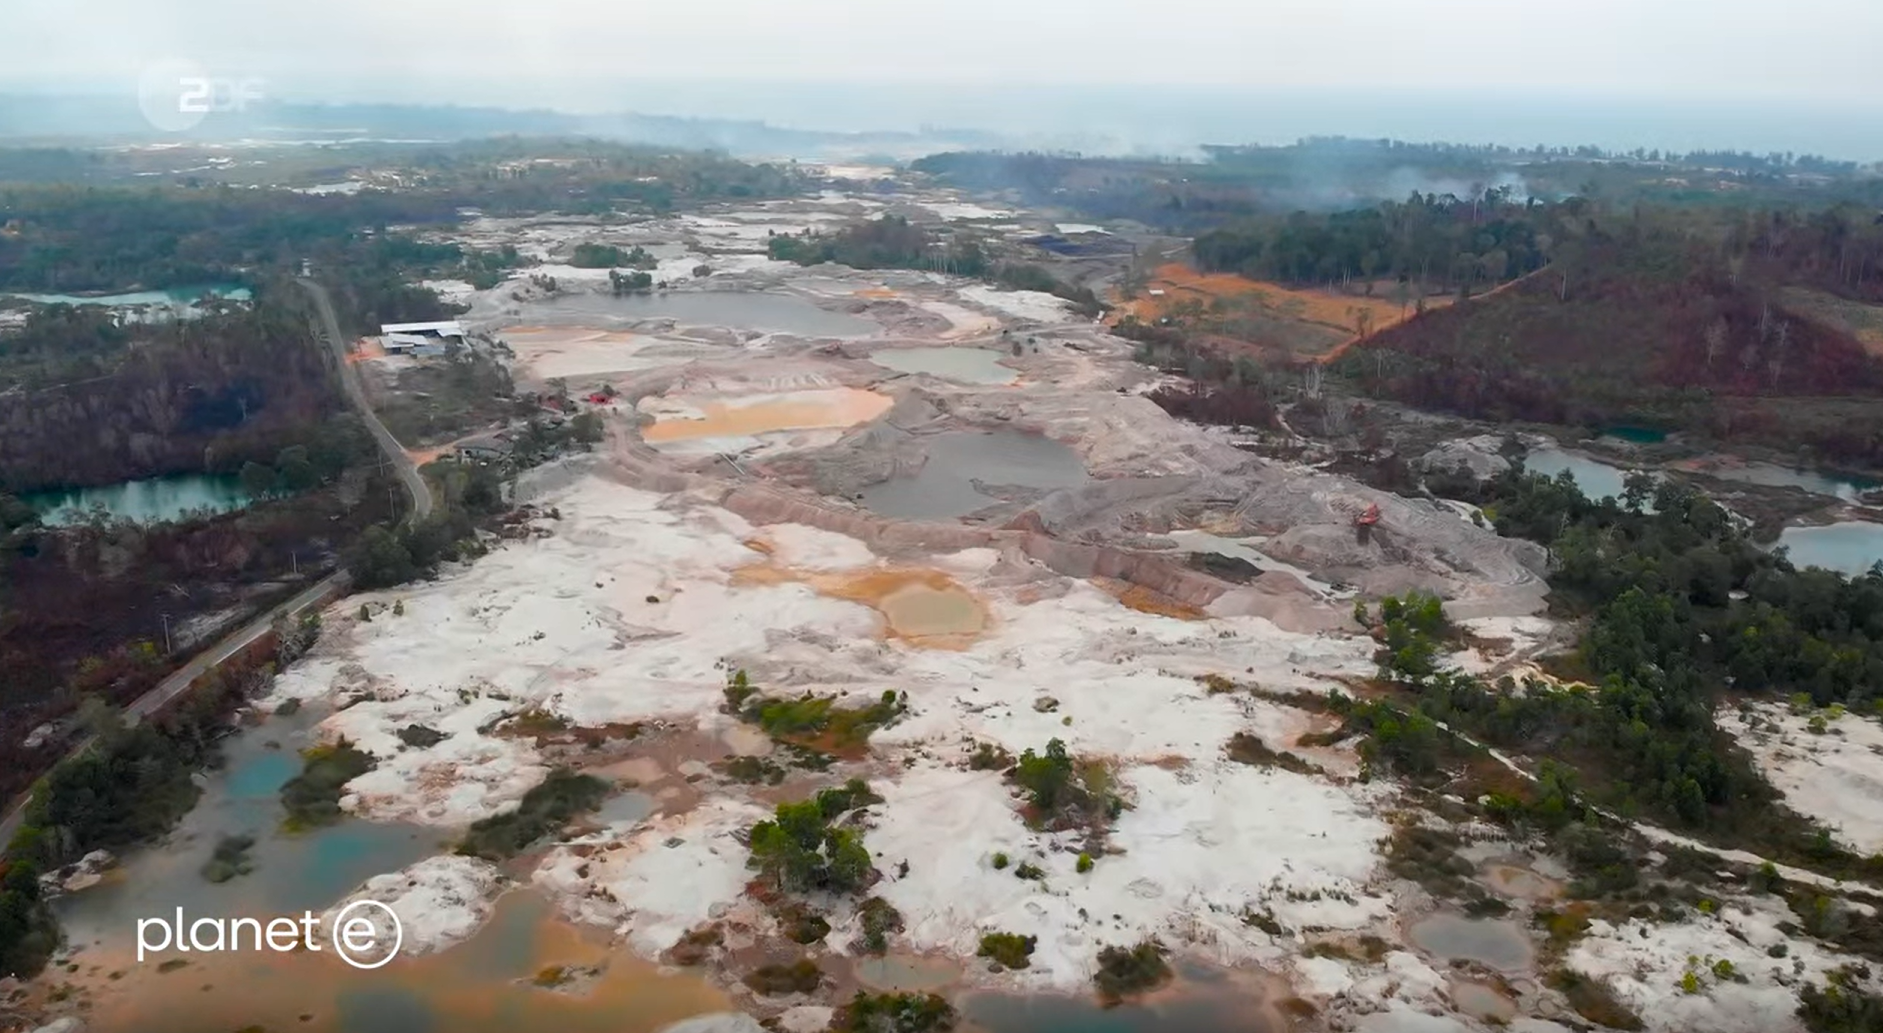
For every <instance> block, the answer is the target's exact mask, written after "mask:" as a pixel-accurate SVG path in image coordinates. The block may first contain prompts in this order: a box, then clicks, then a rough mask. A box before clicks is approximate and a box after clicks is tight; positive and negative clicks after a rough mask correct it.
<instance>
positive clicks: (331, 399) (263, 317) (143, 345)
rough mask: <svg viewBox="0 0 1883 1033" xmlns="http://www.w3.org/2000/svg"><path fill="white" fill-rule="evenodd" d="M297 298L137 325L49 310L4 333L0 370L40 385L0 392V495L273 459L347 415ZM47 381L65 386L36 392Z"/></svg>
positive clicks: (267, 297) (228, 468)
mask: <svg viewBox="0 0 1883 1033" xmlns="http://www.w3.org/2000/svg"><path fill="white" fill-rule="evenodd" d="M282 289H283V290H286V291H292V290H293V288H291V287H285V286H284V287H283V288H282ZM298 300H299V299H298V298H295V297H294V295H292V294H289V295H287V297H286V298H285V299H283V300H282V301H279V302H278V301H276V300H275V294H274V292H268V293H264V294H263V295H261V296H260V297H258V298H257V300H256V302H255V304H254V305H253V306H239V305H237V306H230V307H229V308H228V309H227V310H226V311H223V312H220V313H217V314H214V315H209V316H205V317H203V318H201V319H193V320H176V321H172V322H168V323H151V324H137V325H133V326H130V327H114V326H111V325H110V322H109V319H108V318H106V317H104V316H103V315H101V314H100V313H98V312H97V311H96V310H87V309H80V310H74V309H71V308H67V307H65V306H53V307H50V308H44V309H39V310H36V311H35V313H34V314H33V316H32V317H31V318H30V319H29V321H28V323H27V326H26V328H25V329H24V331H23V332H21V333H20V334H17V335H10V336H0V375H5V374H9V373H10V374H12V375H14V376H16V377H18V376H26V377H31V380H29V381H27V382H26V383H25V384H22V386H25V387H27V388H28V389H26V390H20V391H12V392H8V393H5V394H0V489H4V490H8V491H13V492H26V491H32V490H35V489H39V488H45V487H65V486H87V485H95V484H109V483H113V482H116V481H120V480H127V479H132V478H138V477H150V476H156V475H160V474H167V473H196V472H210V473H233V472H235V471H236V470H237V469H239V468H240V467H241V465H242V463H244V462H246V461H248V460H251V459H270V460H272V459H273V458H274V457H275V456H276V454H277V453H278V452H279V451H280V450H281V449H282V448H284V447H286V446H287V445H290V444H294V443H297V441H298V440H299V436H300V435H301V434H302V433H303V428H305V427H307V426H309V425H311V424H314V423H317V422H318V421H319V420H321V419H322V418H324V417H326V416H328V415H330V414H332V413H334V412H337V411H338V410H339V408H340V406H341V400H340V392H339V387H338V384H337V382H336V381H335V380H334V374H333V372H332V360H331V358H330V357H329V356H328V355H327V354H326V353H325V351H324V350H323V349H322V347H321V345H320V344H319V342H318V341H317V340H316V339H315V338H314V336H313V334H312V333H311V332H310V331H309V328H308V322H307V317H306V315H305V313H304V312H303V311H302V310H301V309H299V308H298V307H297V305H298ZM41 377H50V378H53V379H54V380H55V383H54V384H53V386H32V385H33V382H34V381H37V380H38V379H39V378H41ZM6 382H7V381H5V380H0V383H6ZM12 383H14V384H20V383H21V381H20V380H17V379H15V380H13V381H12Z"/></svg>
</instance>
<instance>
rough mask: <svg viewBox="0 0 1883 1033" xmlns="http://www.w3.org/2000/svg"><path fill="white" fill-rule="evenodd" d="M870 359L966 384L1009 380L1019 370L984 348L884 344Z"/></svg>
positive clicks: (1009, 382) (1008, 382)
mask: <svg viewBox="0 0 1883 1033" xmlns="http://www.w3.org/2000/svg"><path fill="white" fill-rule="evenodd" d="M870 361H871V362H874V363H875V364H877V365H878V366H883V367H886V368H888V369H893V370H896V371H897V372H900V373H928V374H931V375H933V376H937V377H941V378H942V379H944V380H958V381H960V382H962V383H965V384H1011V383H1013V382H1014V381H1015V380H1018V379H1019V377H1020V374H1019V373H1018V372H1016V371H1014V370H1011V369H1008V368H1007V367H1005V366H1003V365H1001V364H1000V353H999V352H996V351H989V350H988V349H986V348H886V349H883V350H881V351H877V352H873V353H871V355H870Z"/></svg>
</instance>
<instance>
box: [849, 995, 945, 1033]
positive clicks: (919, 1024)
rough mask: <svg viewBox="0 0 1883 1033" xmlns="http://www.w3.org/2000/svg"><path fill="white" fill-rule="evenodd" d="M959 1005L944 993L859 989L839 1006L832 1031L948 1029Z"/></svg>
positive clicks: (928, 1032)
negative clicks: (865, 990)
mask: <svg viewBox="0 0 1883 1033" xmlns="http://www.w3.org/2000/svg"><path fill="white" fill-rule="evenodd" d="M954 1028H955V1009H954V1007H953V1006H952V1005H950V1004H949V1003H948V1002H947V1001H946V1000H945V999H943V998H942V996H941V995H940V994H921V993H899V994H866V993H864V992H862V991H861V990H859V991H857V994H856V996H855V997H852V998H850V1002H849V1003H848V1004H845V1005H844V1006H843V1007H841V1008H839V1009H837V1014H836V1015H835V1016H834V1017H833V1018H832V1019H831V1021H830V1031H829V1033H945V1031H947V1030H951V1029H954Z"/></svg>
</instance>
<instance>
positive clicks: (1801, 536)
mask: <svg viewBox="0 0 1883 1033" xmlns="http://www.w3.org/2000/svg"><path fill="white" fill-rule="evenodd" d="M1778 544H1780V545H1782V546H1784V547H1785V548H1786V550H1787V551H1788V552H1789V554H1790V556H1791V561H1792V564H1793V565H1794V566H1798V567H1823V568H1824V569H1826V570H1835V571H1837V572H1838V573H1840V574H1848V575H1851V576H1853V577H1854V576H1856V575H1859V574H1863V573H1865V572H1867V571H1869V569H1870V568H1871V567H1872V566H1873V565H1875V564H1877V563H1879V562H1883V524H1872V523H1868V522H1865V521H1860V520H1847V521H1844V522H1842V523H1836V524H1826V525H1824V526H1822V527H1787V528H1786V529H1785V530H1783V531H1781V532H1779V536H1778Z"/></svg>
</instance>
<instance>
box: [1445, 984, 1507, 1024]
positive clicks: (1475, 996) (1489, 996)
mask: <svg viewBox="0 0 1883 1033" xmlns="http://www.w3.org/2000/svg"><path fill="white" fill-rule="evenodd" d="M1451 999H1452V1003H1454V1004H1456V1005H1457V1006H1458V1010H1459V1011H1461V1012H1464V1013H1465V1014H1466V1015H1470V1016H1471V1017H1473V1018H1478V1019H1491V1020H1495V1021H1497V1022H1500V1023H1503V1022H1509V1021H1510V1020H1511V1019H1512V1018H1515V1017H1516V1015H1517V1005H1516V1002H1514V1001H1512V1000H1511V999H1510V998H1508V997H1505V996H1504V995H1503V994H1501V993H1499V992H1498V991H1497V990H1496V989H1495V988H1493V987H1488V986H1485V985H1484V984H1483V983H1467V982H1458V983H1453V984H1452V987H1451Z"/></svg>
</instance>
